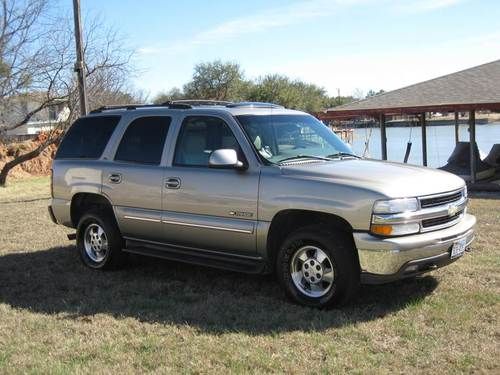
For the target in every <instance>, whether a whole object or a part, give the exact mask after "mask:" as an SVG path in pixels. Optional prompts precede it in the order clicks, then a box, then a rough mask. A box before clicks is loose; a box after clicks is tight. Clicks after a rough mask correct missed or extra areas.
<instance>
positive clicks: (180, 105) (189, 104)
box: [90, 99, 284, 113]
mask: <svg viewBox="0 0 500 375" xmlns="http://www.w3.org/2000/svg"><path fill="white" fill-rule="evenodd" d="M204 105H207V106H210V105H218V106H224V107H227V108H244V107H249V108H284V107H283V106H281V105H278V104H273V103H262V102H239V103H235V102H227V101H223V100H202V99H183V100H172V101H167V102H164V103H161V104H124V105H105V106H102V107H99V108H97V109H94V110H92V111H90V113H100V112H104V111H112V110H116V109H125V110H127V111H130V110H134V109H139V108H169V109H191V108H193V106H204Z"/></svg>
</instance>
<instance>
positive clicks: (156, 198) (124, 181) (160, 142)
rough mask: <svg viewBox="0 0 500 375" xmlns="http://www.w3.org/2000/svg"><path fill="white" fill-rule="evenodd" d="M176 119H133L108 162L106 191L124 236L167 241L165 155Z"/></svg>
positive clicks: (146, 117) (164, 117)
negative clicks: (163, 211) (164, 213)
mask: <svg viewBox="0 0 500 375" xmlns="http://www.w3.org/2000/svg"><path fill="white" fill-rule="evenodd" d="M171 122H172V118H171V117H169V116H144V117H136V118H133V119H132V120H131V121H130V123H129V124H128V126H126V129H125V130H124V132H123V135H122V137H121V139H120V141H119V143H118V146H117V148H116V152H115V153H114V158H113V160H112V161H108V162H106V163H105V168H104V171H103V181H102V190H103V194H105V195H106V196H107V197H108V198H109V199H110V201H111V202H112V204H113V206H114V209H115V215H116V217H117V220H118V224H119V227H120V230H121V232H122V235H123V236H124V237H125V238H129V239H140V240H149V241H160V242H161V241H163V239H164V237H163V228H162V224H161V213H162V209H163V205H162V194H163V191H162V189H163V180H164V173H165V168H164V166H162V155H163V154H164V149H165V148H166V146H165V144H166V141H167V136H168V133H169V129H170V124H171Z"/></svg>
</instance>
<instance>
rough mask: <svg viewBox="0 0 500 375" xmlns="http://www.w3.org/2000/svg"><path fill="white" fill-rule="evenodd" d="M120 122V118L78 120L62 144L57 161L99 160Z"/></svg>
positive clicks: (107, 117) (101, 117)
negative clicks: (75, 159)
mask: <svg viewBox="0 0 500 375" xmlns="http://www.w3.org/2000/svg"><path fill="white" fill-rule="evenodd" d="M119 121H120V116H99V117H85V118H80V119H78V120H76V121H75V122H74V123H73V125H72V126H71V127H70V128H69V130H68V132H67V133H66V136H65V137H64V139H63V141H62V142H61V145H60V146H59V149H58V150H57V153H56V159H73V158H82V159H99V158H100V157H101V155H102V152H103V151H104V148H105V147H106V144H107V143H108V141H109V138H110V137H111V134H113V131H114V130H115V128H116V125H117V124H118V122H119Z"/></svg>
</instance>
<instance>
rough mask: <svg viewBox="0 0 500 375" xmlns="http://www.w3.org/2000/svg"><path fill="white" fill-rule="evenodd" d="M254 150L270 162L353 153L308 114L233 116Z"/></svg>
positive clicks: (330, 131) (328, 129)
mask: <svg viewBox="0 0 500 375" xmlns="http://www.w3.org/2000/svg"><path fill="white" fill-rule="evenodd" d="M236 117H237V119H238V121H239V122H240V123H241V125H242V126H243V129H244V131H245V132H246V133H247V136H248V137H249V138H250V141H251V142H252V143H253V145H254V147H255V149H256V150H257V152H258V153H259V154H260V155H262V157H264V158H265V159H266V160H268V161H270V162H272V163H280V162H282V161H284V160H285V159H286V160H291V159H295V158H297V159H298V158H318V159H325V158H332V157H335V156H341V155H345V154H352V155H354V153H353V151H352V149H351V147H350V146H349V145H347V144H345V143H344V142H343V141H342V140H341V139H340V138H339V137H338V136H337V135H336V134H335V133H334V132H333V131H332V130H331V129H330V128H328V127H327V126H326V125H324V124H323V123H322V122H320V121H319V120H317V119H316V118H314V117H312V116H309V115H265V116H261V115H242V116H236Z"/></svg>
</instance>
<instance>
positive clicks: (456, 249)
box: [450, 238, 467, 259]
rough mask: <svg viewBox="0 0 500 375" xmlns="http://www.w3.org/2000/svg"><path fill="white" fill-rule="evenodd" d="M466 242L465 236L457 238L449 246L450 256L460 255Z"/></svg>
mask: <svg viewBox="0 0 500 375" xmlns="http://www.w3.org/2000/svg"><path fill="white" fill-rule="evenodd" d="M466 244H467V238H462V239H461V240H458V241H457V242H455V243H453V246H452V247H451V255H450V258H451V259H453V258H457V257H459V256H462V255H463V253H464V251H465V245H466Z"/></svg>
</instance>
